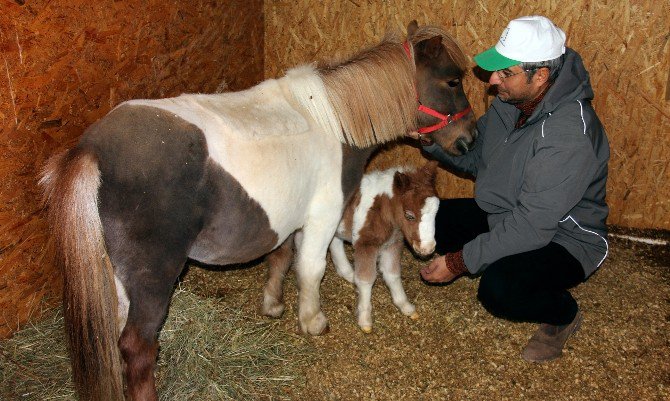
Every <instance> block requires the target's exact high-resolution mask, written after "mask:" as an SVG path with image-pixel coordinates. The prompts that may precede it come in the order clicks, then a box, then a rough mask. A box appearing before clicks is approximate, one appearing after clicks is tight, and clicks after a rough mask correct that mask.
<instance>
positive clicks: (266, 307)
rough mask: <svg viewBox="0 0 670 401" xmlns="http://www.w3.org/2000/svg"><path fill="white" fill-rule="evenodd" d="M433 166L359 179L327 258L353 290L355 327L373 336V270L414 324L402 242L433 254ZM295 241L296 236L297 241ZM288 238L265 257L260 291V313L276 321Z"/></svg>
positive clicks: (288, 251) (289, 251)
mask: <svg viewBox="0 0 670 401" xmlns="http://www.w3.org/2000/svg"><path fill="white" fill-rule="evenodd" d="M436 169H437V162H428V163H426V164H425V165H424V166H423V167H422V168H420V169H418V170H417V169H405V168H391V169H388V170H384V171H373V172H370V173H367V174H365V175H364V176H363V179H362V180H361V185H360V187H359V188H358V189H357V190H356V192H354V195H353V197H352V198H351V200H350V201H349V203H348V204H347V206H346V208H345V209H344V215H343V217H342V221H341V222H340V224H339V226H338V228H337V231H336V233H335V237H334V238H333V240H332V241H331V243H330V256H331V258H332V259H333V264H334V265H335V268H336V270H337V273H338V274H339V275H340V276H341V277H343V278H344V279H345V280H347V281H349V282H350V283H355V284H356V287H357V289H358V325H359V326H360V327H361V329H362V330H363V331H364V332H366V333H370V332H371V331H372V303H371V297H372V286H373V284H374V282H375V279H376V278H377V266H379V270H380V271H381V273H382V276H383V278H384V281H385V282H386V286H387V287H388V288H389V290H390V291H391V298H392V299H393V303H394V304H395V305H396V306H397V307H398V309H400V311H401V312H402V313H403V314H404V315H406V316H410V317H411V318H412V319H417V318H418V317H419V315H418V314H417V313H416V308H415V307H414V305H412V303H411V302H409V300H408V299H407V295H406V294H405V290H404V289H403V286H402V281H401V277H400V271H401V265H400V257H401V252H402V249H403V247H404V241H403V239H404V240H406V241H407V243H408V244H410V246H411V247H412V249H413V250H414V252H416V253H417V254H418V255H420V256H428V255H430V254H432V253H433V251H434V250H435V215H436V214H437V208H438V205H439V200H438V198H437V193H436V191H435V173H436ZM299 238H300V235H299V233H296V241H298V242H299ZM344 241H347V242H349V243H351V244H352V245H353V248H354V267H355V269H352V268H351V264H350V263H349V259H348V258H347V255H346V254H345V251H344ZM292 254H293V247H292V245H291V241H290V237H289V240H287V243H285V244H284V245H282V246H281V247H280V248H278V249H277V250H275V251H274V252H272V253H271V254H270V255H268V262H269V265H270V266H269V273H268V281H267V283H266V285H265V289H264V291H263V307H262V312H263V313H264V314H265V315H268V316H272V317H279V316H280V315H281V314H282V312H283V310H284V304H283V303H282V286H283V280H284V276H285V274H286V272H287V270H288V269H289V266H290V264H291V261H292V259H293V255H292Z"/></svg>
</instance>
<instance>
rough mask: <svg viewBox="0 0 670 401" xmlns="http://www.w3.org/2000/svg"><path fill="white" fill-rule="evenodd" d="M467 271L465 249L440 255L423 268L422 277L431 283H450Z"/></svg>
mask: <svg viewBox="0 0 670 401" xmlns="http://www.w3.org/2000/svg"><path fill="white" fill-rule="evenodd" d="M466 271H467V268H466V267H465V262H464V261H463V251H462V250H461V251H458V252H454V253H448V254H446V255H444V256H438V257H437V258H435V259H433V261H432V262H430V264H429V265H428V266H426V267H424V268H423V269H421V277H423V279H424V280H426V281H428V282H430V283H448V282H450V281H453V280H454V279H456V278H457V277H459V276H460V275H462V274H463V273H465V272H466Z"/></svg>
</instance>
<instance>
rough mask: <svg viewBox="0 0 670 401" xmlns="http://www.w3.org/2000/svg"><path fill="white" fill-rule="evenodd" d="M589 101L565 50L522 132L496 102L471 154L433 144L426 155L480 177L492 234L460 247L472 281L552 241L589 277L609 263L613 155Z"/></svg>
mask: <svg viewBox="0 0 670 401" xmlns="http://www.w3.org/2000/svg"><path fill="white" fill-rule="evenodd" d="M591 99H593V90H592V89H591V84H590V83H589V74H588V72H587V71H586V69H585V68H584V65H583V63H582V59H581V57H580V56H579V54H577V53H576V52H575V51H573V50H572V49H567V50H566V54H565V63H564V65H563V68H562V70H561V72H560V74H559V76H558V78H557V79H556V81H555V82H554V84H553V85H552V87H551V88H550V89H549V91H548V92H547V94H546V95H545V97H544V99H543V100H542V102H541V103H540V104H539V105H538V106H537V108H536V109H535V111H534V112H533V114H532V115H531V116H530V117H529V118H528V120H527V121H526V123H525V124H524V125H523V126H521V127H520V128H518V129H515V128H514V124H515V122H516V121H517V119H518V117H519V114H520V111H519V110H518V109H517V108H516V107H514V106H513V105H511V104H507V103H504V102H502V101H500V99H498V98H496V99H495V100H494V101H493V103H492V104H491V107H490V108H489V109H488V111H487V112H486V113H485V114H484V115H483V116H482V117H481V118H480V119H479V120H478V121H477V129H478V130H479V136H478V137H477V139H476V141H475V146H474V149H473V150H472V151H470V152H468V153H467V154H465V155H463V156H450V155H448V154H446V153H445V152H444V151H442V150H441V148H440V147H439V146H437V145H435V144H433V145H430V146H426V147H424V150H425V151H426V152H428V153H430V154H431V155H432V156H433V157H434V158H435V159H437V160H439V161H440V162H442V163H444V164H447V165H450V166H452V167H454V168H455V169H457V170H460V171H462V172H466V173H469V174H472V175H474V176H475V177H476V181H475V200H476V202H477V204H478V205H479V207H480V208H481V209H482V210H484V211H485V212H487V213H489V216H488V223H489V228H490V232H487V233H484V234H481V235H479V236H478V237H477V238H475V239H474V240H472V241H470V242H468V243H467V244H465V246H464V247H463V258H464V260H465V264H466V266H467V268H468V270H469V271H470V272H471V273H478V272H481V271H483V270H484V269H486V267H487V266H488V265H490V264H491V263H493V262H495V261H497V260H498V259H500V258H502V257H505V256H508V255H513V254H517V253H521V252H526V251H531V250H534V249H539V248H541V247H543V246H545V245H547V244H548V243H549V242H552V241H553V242H555V243H557V244H559V245H562V246H563V247H564V248H566V249H567V250H568V251H569V252H570V254H572V255H573V256H574V257H575V258H576V259H577V260H579V261H580V263H581V264H582V267H583V268H584V273H585V277H588V276H589V275H591V274H592V273H593V272H594V271H595V270H596V269H597V268H598V267H599V266H600V264H601V263H602V262H603V261H604V260H605V257H606V256H607V251H608V244H607V240H606V237H607V227H606V226H605V220H606V219H607V214H608V207H607V203H605V185H606V183H607V161H608V160H609V155H610V152H609V144H608V141H607V136H606V134H605V131H604V129H603V126H602V124H601V123H600V120H599V119H598V116H596V113H595V111H594V110H593V107H591ZM438 229H439V228H438Z"/></svg>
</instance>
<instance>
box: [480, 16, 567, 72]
mask: <svg viewBox="0 0 670 401" xmlns="http://www.w3.org/2000/svg"><path fill="white" fill-rule="evenodd" d="M564 53H565V32H563V31H562V30H561V29H560V28H559V27H557V26H556V25H554V23H553V22H551V20H550V19H549V18H547V17H543V16H541V15H531V16H528V17H521V18H517V19H514V20H512V21H510V23H509V24H508V25H507V28H505V30H504V31H503V33H502V35H500V40H498V43H497V44H496V45H495V46H493V47H492V48H490V49H488V50H486V51H484V52H482V53H479V54H478V55H476V56H475V57H474V59H475V62H476V63H477V65H478V66H480V67H481V68H483V69H485V70H487V71H496V70H502V69H503V68H509V67H511V66H513V65H517V64H519V63H523V62H539V61H547V60H553V59H555V58H557V57H560V56H561V55H562V54H564Z"/></svg>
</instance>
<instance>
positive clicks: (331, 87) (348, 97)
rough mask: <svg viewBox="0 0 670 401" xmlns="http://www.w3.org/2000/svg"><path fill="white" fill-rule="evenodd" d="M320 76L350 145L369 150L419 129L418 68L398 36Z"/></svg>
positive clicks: (326, 68)
mask: <svg viewBox="0 0 670 401" xmlns="http://www.w3.org/2000/svg"><path fill="white" fill-rule="evenodd" d="M318 71H319V74H320V75H321V78H322V80H323V84H324V86H325V88H326V92H327V94H328V100H329V101H330V104H331V105H332V107H333V109H334V111H335V114H336V115H337V117H338V119H339V122H340V125H341V129H342V135H343V138H344V140H345V142H346V143H348V144H351V145H354V146H357V147H367V146H371V145H374V144H379V143H384V142H387V141H390V140H393V139H396V138H399V137H402V136H403V135H405V134H406V133H407V132H409V131H411V130H414V129H416V118H415V115H416V108H417V102H416V92H415V89H414V72H415V67H414V63H412V60H411V59H410V58H409V57H408V56H407V54H406V52H405V50H404V48H403V45H402V42H401V41H400V40H399V39H398V38H397V37H395V36H387V37H386V38H385V39H384V40H382V42H381V43H379V44H378V45H376V46H374V47H371V48H368V49H366V50H363V51H361V52H359V53H357V54H356V55H354V56H353V57H351V58H349V59H348V60H346V61H343V62H341V63H339V64H331V65H321V66H319V67H318Z"/></svg>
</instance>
